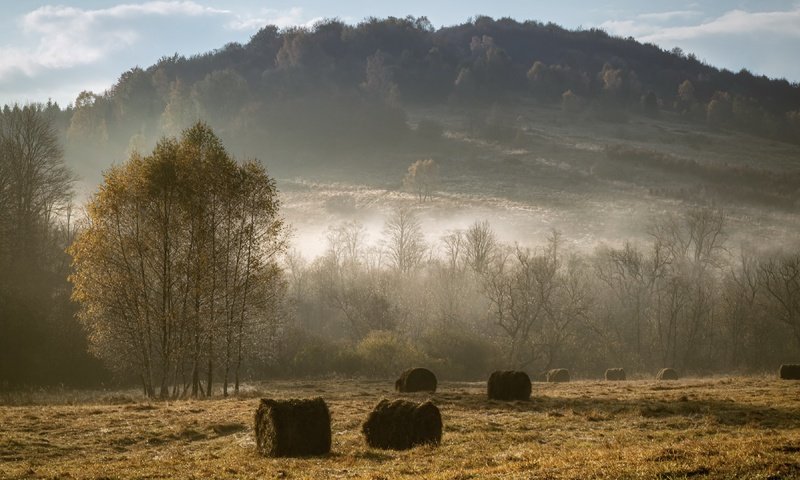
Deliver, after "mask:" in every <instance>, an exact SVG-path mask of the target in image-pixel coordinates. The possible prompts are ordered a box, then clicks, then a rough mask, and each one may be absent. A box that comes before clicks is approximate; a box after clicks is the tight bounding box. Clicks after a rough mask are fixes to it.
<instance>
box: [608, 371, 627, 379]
mask: <svg viewBox="0 0 800 480" xmlns="http://www.w3.org/2000/svg"><path fill="white" fill-rule="evenodd" d="M625 379H626V377H625V369H624V368H609V369H608V370H606V380H609V381H620V380H625Z"/></svg>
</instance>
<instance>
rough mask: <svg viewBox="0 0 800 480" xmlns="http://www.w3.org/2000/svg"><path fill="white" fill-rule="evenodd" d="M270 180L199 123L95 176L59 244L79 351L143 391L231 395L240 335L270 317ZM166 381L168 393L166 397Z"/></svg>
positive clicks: (281, 244)
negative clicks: (74, 229) (216, 388)
mask: <svg viewBox="0 0 800 480" xmlns="http://www.w3.org/2000/svg"><path fill="white" fill-rule="evenodd" d="M278 207H279V203H278V200H277V198H276V191H275V183H274V181H273V180H272V179H271V178H270V177H269V176H267V174H266V172H265V171H264V168H263V167H262V166H261V165H260V164H258V163H255V162H247V163H244V164H238V163H237V162H235V161H234V160H233V159H232V158H231V157H230V155H229V154H228V153H227V151H225V149H224V147H223V146H222V144H221V142H220V141H219V139H218V138H217V137H216V136H215V135H214V133H213V132H212V131H211V130H210V128H208V127H207V126H206V125H204V124H201V123H199V124H197V125H195V126H193V127H192V128H190V129H187V130H186V131H184V132H183V134H182V136H181V138H180V139H171V138H164V139H162V140H161V141H160V142H159V143H158V145H157V146H156V148H155V149H154V150H153V152H152V153H151V154H149V155H147V156H141V155H139V154H138V153H134V154H132V155H131V157H130V158H129V160H128V161H127V162H126V163H125V164H123V165H121V166H118V167H115V168H112V169H111V170H110V171H108V172H107V173H106V174H105V179H104V183H103V186H102V188H101V189H100V191H99V192H98V193H96V194H95V195H94V197H92V199H91V200H90V201H89V203H88V204H87V206H86V209H87V215H88V217H87V219H86V222H85V225H84V229H83V231H82V232H81V234H80V235H79V236H78V238H77V240H76V241H75V242H74V244H73V245H72V246H71V247H70V249H69V252H70V254H71V255H72V257H73V266H74V273H73V275H72V276H71V280H72V282H73V284H74V291H73V298H74V299H75V300H76V301H77V302H78V303H79V304H80V306H81V310H80V314H79V315H80V319H81V321H82V322H83V324H84V325H85V327H86V329H87V331H88V332H89V338H90V342H91V348H92V350H93V352H95V353H96V354H97V355H98V356H100V357H101V358H102V359H103V360H105V361H106V362H108V363H109V364H110V365H111V366H112V367H113V368H115V369H116V370H118V371H120V372H123V373H127V374H133V373H135V374H136V375H137V376H138V377H139V378H140V380H141V382H142V388H143V390H144V391H145V393H146V394H147V395H149V396H154V395H155V394H156V387H158V389H159V392H158V394H159V395H160V396H161V397H162V398H164V397H168V396H170V395H171V396H179V395H183V394H185V393H186V392H187V391H188V389H189V388H190V387H191V388H192V394H194V395H197V394H198V393H199V392H200V391H201V389H202V386H201V380H200V375H199V374H200V370H201V367H202V365H205V366H206V374H207V377H206V378H207V383H206V386H205V392H206V394H207V395H210V394H211V392H212V382H213V373H214V372H215V370H216V369H217V363H218V362H220V361H221V363H222V365H221V366H219V370H221V371H222V372H223V373H222V374H223V392H224V393H225V394H227V393H228V383H229V380H230V377H231V376H233V377H234V382H235V389H236V390H238V384H239V371H240V368H241V365H242V362H243V360H244V358H245V355H246V351H245V349H246V347H247V343H246V340H247V339H248V338H250V337H251V336H252V335H256V334H258V333H260V332H262V331H263V329H264V328H267V327H268V326H269V324H270V322H273V321H274V320H275V317H276V311H275V310H276V308H277V299H278V297H279V296H280V295H281V293H282V285H283V282H282V277H281V271H280V269H279V268H278V266H277V263H276V260H277V258H276V256H277V255H278V254H279V253H280V252H282V251H283V250H284V248H285V241H284V238H283V222H282V220H281V219H280V217H279V216H278ZM170 388H172V392H171V393H170Z"/></svg>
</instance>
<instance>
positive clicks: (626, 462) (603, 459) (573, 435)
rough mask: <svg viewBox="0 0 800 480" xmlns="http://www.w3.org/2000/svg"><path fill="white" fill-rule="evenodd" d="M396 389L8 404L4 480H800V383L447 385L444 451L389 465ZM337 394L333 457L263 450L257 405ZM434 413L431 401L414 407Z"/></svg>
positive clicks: (327, 384) (66, 395) (119, 396)
mask: <svg viewBox="0 0 800 480" xmlns="http://www.w3.org/2000/svg"><path fill="white" fill-rule="evenodd" d="M391 386H392V384H391V382H388V381H387V382H377V381H363V380H362V381H358V380H321V381H306V382H300V381H295V382H269V383H263V384H257V385H252V386H249V387H248V388H247V389H245V391H244V393H243V394H242V395H240V396H239V397H237V398H227V399H222V398H217V399H212V400H196V401H194V400H180V401H174V402H166V403H165V402H149V401H146V400H144V399H142V398H141V397H140V396H138V394H137V393H135V392H113V393H112V392H106V393H103V392H60V393H59V392H55V393H30V394H13V395H6V396H0V402H2V406H0V477H1V478H372V479H391V478H434V479H436V478H441V479H467V478H554V479H555V478H576V479H577V478H664V479H665V478H753V479H755V478H760V479H767V478H771V479H778V478H800V382H791V381H780V380H778V379H776V378H774V377H732V378H722V377H715V378H702V379H700V378H698V379H686V380H681V381H677V382H655V381H652V380H634V381H628V382H617V383H610V382H601V381H575V382H572V383H568V384H541V383H534V394H533V398H532V400H531V401H530V402H510V403H505V402H495V401H488V400H487V399H486V396H485V383H455V382H443V383H442V384H440V388H439V391H438V392H437V393H436V394H434V395H432V396H431V397H432V398H433V401H434V402H435V403H436V404H437V405H438V406H439V408H440V409H441V412H442V416H443V421H444V436H443V440H442V445H441V446H439V447H418V448H415V449H413V450H410V451H405V452H395V451H380V450H374V449H370V448H368V447H367V446H366V444H365V442H364V439H363V436H362V435H361V431H360V428H361V423H362V422H363V420H364V419H365V418H366V415H367V413H368V412H369V411H370V409H371V408H372V407H373V406H374V405H375V404H376V403H377V402H378V401H379V400H380V399H381V398H395V397H397V396H398V395H397V394H395V393H394V392H393V391H392V390H391ZM261 396H269V397H275V398H287V397H310V396H322V397H324V398H325V399H326V401H327V402H328V404H329V407H330V410H331V415H332V420H333V427H332V428H333V448H332V453H331V454H330V455H329V456H326V457H321V458H307V459H268V458H262V457H259V456H258V455H257V454H256V451H255V443H254V439H253V432H252V418H253V413H254V411H255V408H256V406H257V404H258V398H259V397H261ZM404 397H405V398H412V399H420V400H421V399H424V398H427V397H428V395H424V394H414V395H404Z"/></svg>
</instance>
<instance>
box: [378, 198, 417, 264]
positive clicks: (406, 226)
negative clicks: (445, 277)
mask: <svg viewBox="0 0 800 480" xmlns="http://www.w3.org/2000/svg"><path fill="white" fill-rule="evenodd" d="M383 236H384V242H385V246H386V250H387V253H388V256H389V260H390V261H391V262H392V265H393V266H394V268H395V269H396V270H397V271H398V272H400V273H403V274H406V273H409V272H410V271H412V270H413V269H414V268H416V267H417V266H418V265H419V264H420V262H421V261H422V259H423V258H424V256H425V252H426V250H427V246H426V245H425V237H424V236H423V234H422V227H421V225H420V223H419V220H418V219H417V217H416V215H415V214H414V212H413V211H411V210H409V209H407V208H399V209H397V210H395V212H394V213H393V214H392V216H390V217H389V219H388V220H387V221H386V224H385V225H384V228H383Z"/></svg>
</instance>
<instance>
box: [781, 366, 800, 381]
mask: <svg viewBox="0 0 800 480" xmlns="http://www.w3.org/2000/svg"><path fill="white" fill-rule="evenodd" d="M778 375H779V376H780V378H781V379H783V380H800V364H796V363H795V364H791V363H789V364H784V365H781V369H780V371H779V372H778Z"/></svg>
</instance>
